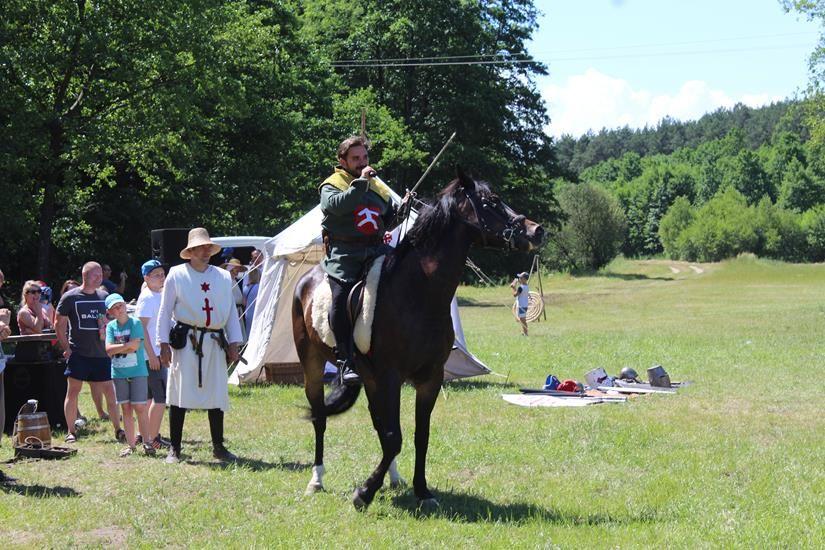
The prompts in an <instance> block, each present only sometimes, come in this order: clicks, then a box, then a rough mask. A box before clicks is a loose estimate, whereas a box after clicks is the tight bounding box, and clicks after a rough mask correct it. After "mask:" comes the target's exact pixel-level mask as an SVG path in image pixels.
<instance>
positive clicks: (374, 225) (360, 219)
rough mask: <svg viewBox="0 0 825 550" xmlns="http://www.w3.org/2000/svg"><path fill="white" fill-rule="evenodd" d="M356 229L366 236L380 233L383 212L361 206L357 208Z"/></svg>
mask: <svg viewBox="0 0 825 550" xmlns="http://www.w3.org/2000/svg"><path fill="white" fill-rule="evenodd" d="M354 213H355V229H357V230H358V231H360V232H361V233H363V234H364V235H373V234H375V233H377V232H378V229H379V222H380V220H381V211H380V210H378V209H377V208H372V207H370V206H365V205H363V204H359V205H358V206H356V207H355V212H354Z"/></svg>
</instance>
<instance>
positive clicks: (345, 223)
mask: <svg viewBox="0 0 825 550" xmlns="http://www.w3.org/2000/svg"><path fill="white" fill-rule="evenodd" d="M318 189H319V191H320V194H321V211H322V212H323V214H324V219H323V221H322V222H321V226H322V227H323V228H324V230H325V232H326V233H327V234H328V235H329V247H328V252H327V254H326V256H325V257H324V260H323V261H322V262H321V267H322V268H323V269H324V271H326V272H327V273H328V274H329V275H330V276H332V277H335V278H336V279H339V280H341V281H346V282H352V281H357V280H358V279H359V278H360V277H361V275H362V273H363V271H364V267H365V266H366V265H367V264H368V263H369V262H371V261H372V260H373V259H374V258H375V257H376V256H379V255H380V254H383V253H384V252H385V250H386V246H385V245H384V244H383V236H384V233H385V231H386V230H387V228H388V226H389V225H390V224H391V223H392V219H393V217H394V216H395V208H394V207H393V205H392V199H391V197H390V194H389V188H388V187H386V185H384V184H383V183H381V182H378V181H376V180H369V181H368V180H366V179H363V178H355V177H353V176H352V175H351V174H349V173H348V172H346V171H345V170H342V169H340V168H336V170H335V173H333V174H332V175H331V176H330V177H329V178H327V179H326V180H324V182H323V183H321V185H320V186H319V187H318ZM336 237H338V238H341V239H343V240H345V241H347V242H341V241H337V240H336ZM353 240H355V241H360V242H351V241H353ZM368 241H372V242H368Z"/></svg>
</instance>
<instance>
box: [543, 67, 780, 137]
mask: <svg viewBox="0 0 825 550" xmlns="http://www.w3.org/2000/svg"><path fill="white" fill-rule="evenodd" d="M542 96H543V97H544V100H545V101H546V102H547V106H548V109H549V113H550V120H551V122H550V125H549V126H548V128H547V131H548V132H549V133H550V134H552V135H554V136H560V135H562V134H571V135H573V136H580V135H582V134H584V133H586V132H587V131H588V130H593V131H594V132H598V131H599V130H601V129H602V128H618V127H622V126H625V125H627V126H630V127H631V128H641V127H643V126H644V125H645V124H648V125H651V126H653V125H655V124H656V123H657V122H659V121H660V120H661V119H662V118H664V117H665V116H670V117H672V118H675V119H678V120H695V119H697V118H699V117H701V116H702V115H703V114H705V113H708V112H710V111H713V110H716V109H718V108H719V107H732V106H733V105H735V104H736V103H737V102H741V103H744V104H746V105H749V106H752V107H756V106H760V105H765V104H767V103H770V102H771V101H778V100H781V99H782V97H780V96H771V95H769V94H746V95H743V96H741V97H731V96H730V95H728V94H727V93H725V92H724V91H722V90H714V89H712V88H711V87H710V86H709V85H708V84H707V82H704V81H702V80H688V81H687V82H685V83H684V84H682V86H681V87H680V88H679V90H678V91H676V93H675V94H673V95H670V94H658V95H657V94H654V93H652V92H650V91H648V90H640V89H635V88H633V86H631V84H630V83H629V82H627V81H626V80H622V79H620V78H614V77H611V76H608V75H606V74H603V73H600V72H599V71H597V70H595V69H587V70H586V71H585V72H584V74H580V75H575V76H571V77H569V78H568V79H567V81H566V82H565V83H564V85H563V86H559V85H556V84H550V85H548V86H545V87H543V88H542Z"/></svg>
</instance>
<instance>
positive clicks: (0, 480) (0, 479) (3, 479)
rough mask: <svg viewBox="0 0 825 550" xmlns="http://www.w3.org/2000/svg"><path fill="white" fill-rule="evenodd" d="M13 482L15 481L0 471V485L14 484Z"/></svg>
mask: <svg viewBox="0 0 825 550" xmlns="http://www.w3.org/2000/svg"><path fill="white" fill-rule="evenodd" d="M15 481H17V479H16V478H13V477H11V476H10V475H9V474H7V473H5V472H4V471H2V470H0V485H1V484H5V483H14V482H15Z"/></svg>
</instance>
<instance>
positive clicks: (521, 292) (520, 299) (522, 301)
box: [510, 271, 530, 336]
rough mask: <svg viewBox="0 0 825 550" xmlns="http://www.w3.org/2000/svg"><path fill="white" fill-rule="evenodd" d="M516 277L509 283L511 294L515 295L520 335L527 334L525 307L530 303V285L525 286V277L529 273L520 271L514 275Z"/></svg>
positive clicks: (526, 277)
mask: <svg viewBox="0 0 825 550" xmlns="http://www.w3.org/2000/svg"><path fill="white" fill-rule="evenodd" d="M516 277H517V278H516V279H513V282H512V283H510V288H511V289H512V290H513V296H515V297H516V308H517V315H516V316H517V317H518V319H517V321H518V322H519V323H521V335H522V336H527V307H528V306H529V304H530V287H529V286H527V279H528V278H529V277H530V275H529V274H528V273H527V272H526V271H522V272H521V273H519V274H518V275H516Z"/></svg>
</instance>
